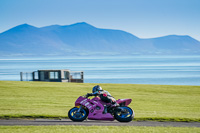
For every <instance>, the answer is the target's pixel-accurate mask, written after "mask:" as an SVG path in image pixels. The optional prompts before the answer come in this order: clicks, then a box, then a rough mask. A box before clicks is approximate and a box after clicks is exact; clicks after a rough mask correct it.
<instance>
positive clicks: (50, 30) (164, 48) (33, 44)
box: [0, 22, 200, 56]
mask: <svg viewBox="0 0 200 133" xmlns="http://www.w3.org/2000/svg"><path fill="white" fill-rule="evenodd" d="M0 47H1V49H0V56H29V55H30V56H36V55H37V56H44V55H46V56H49V55H116V54H125V55H135V54H200V42H199V41H197V40H195V39H194V38H192V37H190V36H179V35H169V36H164V37H158V38H151V39H141V38H138V37H136V36H134V35H132V34H130V33H128V32H125V31H121V30H111V29H100V28H96V27H94V26H92V25H90V24H87V23H85V22H82V23H76V24H72V25H65V26H60V25H52V26H46V27H41V28H38V27H34V26H31V25H28V24H22V25H19V26H16V27H14V28H11V29H9V30H7V31H5V32H3V33H1V34H0Z"/></svg>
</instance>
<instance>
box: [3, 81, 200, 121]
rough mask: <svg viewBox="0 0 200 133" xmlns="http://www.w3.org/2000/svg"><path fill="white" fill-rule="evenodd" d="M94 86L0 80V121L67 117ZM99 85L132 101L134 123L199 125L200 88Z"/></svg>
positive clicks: (87, 84) (119, 96)
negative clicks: (147, 121)
mask: <svg viewBox="0 0 200 133" xmlns="http://www.w3.org/2000/svg"><path fill="white" fill-rule="evenodd" d="M94 85H96V84H90V83H50V82H20V81H0V118H66V117H67V112H68V110H69V109H70V108H72V107H73V106H74V102H75V100H76V99H77V98H78V97H79V96H80V95H84V94H86V93H88V92H91V90H92V87H93V86H94ZM100 85H101V86H102V87H103V89H105V90H108V91H109V92H110V93H111V94H112V95H113V96H114V97H115V98H116V99H119V98H132V99H133V101H132V103H131V104H130V107H131V108H133V109H134V111H135V114H136V116H135V120H138V121H141V120H154V121H198V122H200V100H199V99H200V86H174V85H134V84H100Z"/></svg>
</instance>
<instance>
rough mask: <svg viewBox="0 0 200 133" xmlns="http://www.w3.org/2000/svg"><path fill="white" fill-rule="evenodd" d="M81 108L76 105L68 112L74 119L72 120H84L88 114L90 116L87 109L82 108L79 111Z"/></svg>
mask: <svg viewBox="0 0 200 133" xmlns="http://www.w3.org/2000/svg"><path fill="white" fill-rule="evenodd" d="M78 110H79V108H77V107H74V108H72V109H70V110H69V112H68V117H69V118H70V119H71V120H72V121H79V122H81V121H84V120H85V119H86V118H87V116H88V113H87V111H86V110H85V109H83V108H82V109H81V110H80V111H79V112H78Z"/></svg>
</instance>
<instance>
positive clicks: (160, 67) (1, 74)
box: [0, 56, 200, 85]
mask: <svg viewBox="0 0 200 133" xmlns="http://www.w3.org/2000/svg"><path fill="white" fill-rule="evenodd" d="M46 69H47V70H48V69H70V70H72V71H84V82H85V83H122V84H124V83H125V84H127V83H128V84H163V85H200V56H101V57H91V56H89V57H87V56H85V57H84V56H80V57H54V58H52V57H51V58H0V80H14V81H19V80H20V72H32V71H37V70H46Z"/></svg>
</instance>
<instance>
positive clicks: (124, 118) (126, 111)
mask: <svg viewBox="0 0 200 133" xmlns="http://www.w3.org/2000/svg"><path fill="white" fill-rule="evenodd" d="M118 108H119V109H117V110H116V111H115V112H114V117H115V119H116V120H118V121H119V122H130V121H132V119H133V118H134V116H135V113H134V111H133V110H132V109H131V108H129V107H126V106H124V107H118Z"/></svg>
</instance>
